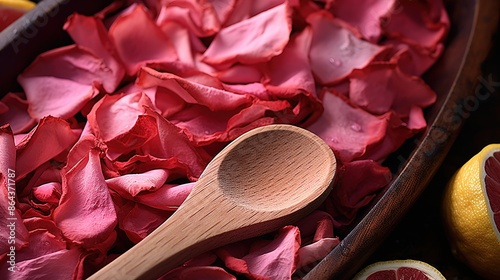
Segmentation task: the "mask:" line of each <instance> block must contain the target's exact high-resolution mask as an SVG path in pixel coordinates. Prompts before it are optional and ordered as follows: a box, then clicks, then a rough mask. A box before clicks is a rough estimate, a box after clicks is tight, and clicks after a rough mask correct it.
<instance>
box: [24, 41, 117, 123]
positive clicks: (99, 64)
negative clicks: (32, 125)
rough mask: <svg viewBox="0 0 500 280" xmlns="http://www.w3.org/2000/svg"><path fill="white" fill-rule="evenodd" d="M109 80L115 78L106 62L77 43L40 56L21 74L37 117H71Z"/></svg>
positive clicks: (30, 110) (30, 103) (30, 108)
mask: <svg viewBox="0 0 500 280" xmlns="http://www.w3.org/2000/svg"><path fill="white" fill-rule="evenodd" d="M108 80H116V78H115V74H114V73H113V72H112V71H110V69H109V67H108V66H107V65H106V64H105V63H104V61H103V60H102V59H101V58H98V57H97V56H95V55H94V54H92V53H91V52H90V51H89V50H87V49H85V48H81V47H78V46H75V45H70V46H66V47H61V48H58V49H54V50H51V51H48V52H45V53H43V54H41V55H39V56H38V57H37V58H36V60H35V61H34V62H33V63H32V64H31V65H30V66H29V67H28V68H26V69H25V70H24V72H23V73H22V74H21V75H19V77H18V81H19V83H20V84H21V86H22V87H23V89H24V91H25V93H26V98H27V101H28V103H29V110H28V111H29V113H30V115H31V116H32V117H33V118H35V119H41V118H42V117H44V116H47V115H52V116H57V117H62V118H64V119H67V118H70V117H72V116H73V115H74V114H76V113H77V112H78V111H79V110H80V109H82V108H83V107H84V105H85V104H86V103H87V102H88V101H89V100H90V99H91V98H93V97H94V96H96V95H97V93H98V89H97V88H96V86H97V87H99V86H100V85H103V84H104V81H108Z"/></svg>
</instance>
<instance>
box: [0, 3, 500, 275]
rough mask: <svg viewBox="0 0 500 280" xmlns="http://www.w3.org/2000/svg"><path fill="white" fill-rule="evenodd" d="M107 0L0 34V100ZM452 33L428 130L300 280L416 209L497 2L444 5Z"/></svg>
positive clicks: (431, 75) (347, 256)
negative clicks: (69, 24) (70, 22)
mask: <svg viewBox="0 0 500 280" xmlns="http://www.w3.org/2000/svg"><path fill="white" fill-rule="evenodd" d="M110 2H111V0H105V1H77V0H44V1H41V2H40V3H39V4H38V6H37V7H36V8H35V9H34V10H32V11H30V12H29V13H27V14H26V15H24V16H23V17H22V18H21V19H19V20H18V21H16V22H15V23H14V24H12V25H11V26H9V27H8V28H7V29H5V30H4V31H3V32H2V33H0V62H1V64H0V77H1V78H0V96H3V95H5V94H6V93H7V92H9V91H15V90H20V86H19V85H18V84H17V82H16V78H17V75H18V74H19V73H21V72H22V71H23V69H24V68H25V67H27V66H28V65H29V64H30V63H31V62H32V61H33V60H34V58H35V57H36V56H37V55H38V54H40V53H42V52H43V51H46V50H49V49H51V48H54V47H57V46H61V45H65V44H68V43H69V42H70V39H69V37H68V36H67V35H66V34H65V32H64V31H63V30H62V25H63V24H64V22H65V20H66V18H67V17H68V16H69V15H70V14H71V13H73V12H79V13H81V14H86V15H90V14H93V13H95V12H97V11H99V10H101V9H102V8H104V7H105V6H107V5H108V4H109V3H110ZM445 2H446V7H447V9H448V12H449V15H450V18H451V22H452V28H451V31H450V34H449V37H448V41H447V47H446V49H445V52H444V54H443V56H442V58H441V59H440V60H439V61H438V62H437V64H436V65H435V66H434V67H433V68H432V69H431V70H430V71H429V72H428V73H427V74H426V75H425V77H424V79H425V80H426V81H427V82H428V84H429V85H430V86H431V87H432V88H433V89H434V90H435V91H436V93H437V94H438V99H437V102H436V104H435V105H433V106H432V107H431V108H430V109H429V110H427V111H426V119H427V121H428V124H429V125H428V128H427V129H426V131H425V132H424V133H422V134H420V135H418V136H417V137H414V138H412V139H410V140H409V141H407V142H406V143H405V145H404V146H403V147H401V149H399V150H398V151H397V152H395V153H394V154H393V155H392V156H391V157H390V158H389V159H388V160H387V162H386V163H385V165H387V166H389V167H391V168H392V169H393V170H394V173H395V175H394V178H393V180H392V181H391V182H390V183H389V185H388V186H387V188H386V190H385V191H384V192H383V193H382V194H381V195H380V196H379V197H378V198H377V199H376V201H375V202H374V203H372V204H371V205H369V207H366V208H365V209H363V211H362V213H361V215H359V216H360V217H359V220H358V221H357V223H355V226H354V227H353V228H352V229H349V230H348V231H347V232H345V233H343V234H342V236H341V237H342V242H341V243H340V245H338V246H337V247H335V248H334V249H333V250H332V252H330V254H329V255H328V256H327V257H325V258H324V259H323V260H322V261H321V262H320V263H319V264H318V265H316V266H315V267H314V268H313V269H312V270H311V271H310V272H309V273H307V274H306V275H304V276H303V278H304V279H311V280H315V279H331V278H333V279H348V278H350V277H351V276H352V275H353V274H354V273H355V272H356V271H358V270H359V269H360V266H361V265H362V264H363V263H364V262H365V261H366V259H367V258H368V257H369V256H370V255H371V254H372V253H373V252H374V251H375V250H376V249H377V244H380V243H381V242H382V241H383V240H384V239H385V238H386V237H387V236H388V235H389V233H390V232H391V230H392V229H393V228H394V227H395V226H396V225H397V223H398V222H399V221H400V220H401V219H402V217H403V216H404V215H405V213H406V212H407V211H408V210H409V208H410V207H411V206H412V205H413V203H414V202H415V201H416V200H417V198H418V197H419V196H420V194H421V193H422V191H423V190H424V189H425V187H426V185H427V183H428V182H429V181H430V180H431V179H432V177H433V176H434V174H435V172H436V171H437V169H438V167H439V166H440V164H441V162H442V161H443V160H444V158H445V156H446V154H447V153H448V151H449V149H450V147H451V145H452V143H453V141H454V140H455V138H456V136H457V135H458V132H459V130H460V128H461V127H462V124H463V122H464V121H465V119H466V118H467V117H468V115H470V114H471V113H473V112H474V111H475V110H477V105H478V102H479V101H482V98H484V96H483V95H481V93H480V91H479V90H478V89H480V88H482V87H486V88H487V87H488V85H487V78H484V79H479V77H482V76H481V75H482V72H481V64H482V62H483V61H484V60H485V58H486V57H487V54H488V53H489V51H490V47H491V42H492V40H491V38H492V35H493V33H494V32H495V30H496V28H497V26H498V19H499V15H498V11H500V1H498V0H445Z"/></svg>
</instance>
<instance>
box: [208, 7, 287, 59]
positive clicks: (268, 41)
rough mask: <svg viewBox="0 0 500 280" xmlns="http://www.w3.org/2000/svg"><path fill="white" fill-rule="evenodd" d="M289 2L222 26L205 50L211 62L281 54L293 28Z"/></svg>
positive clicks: (267, 57)
mask: <svg viewBox="0 0 500 280" xmlns="http://www.w3.org/2000/svg"><path fill="white" fill-rule="evenodd" d="M288 10H289V7H288V5H287V4H286V3H285V4H281V5H278V6H276V7H274V8H271V9H269V10H267V11H264V12H262V13H259V14H258V15H255V16H253V17H251V18H249V19H247V20H243V21H240V22H238V23H235V24H233V25H230V26H228V27H225V28H223V29H221V31H220V32H219V33H217V35H216V36H215V38H214V40H213V41H212V43H211V44H210V46H209V47H208V49H207V50H206V52H205V53H204V54H203V55H204V58H203V60H204V61H205V62H207V63H208V64H219V65H220V64H225V63H234V62H242V63H259V62H265V61H269V60H270V59H271V58H272V57H274V56H276V55H278V54H280V53H281V52H282V51H283V49H284V47H285V45H286V44H287V43H288V38H289V36H290V31H291V19H290V15H289V11H288Z"/></svg>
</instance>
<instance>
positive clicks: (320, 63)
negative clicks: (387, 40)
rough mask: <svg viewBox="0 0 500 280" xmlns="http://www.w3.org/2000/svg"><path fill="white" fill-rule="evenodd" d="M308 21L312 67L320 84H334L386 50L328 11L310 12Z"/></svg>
mask: <svg viewBox="0 0 500 280" xmlns="http://www.w3.org/2000/svg"><path fill="white" fill-rule="evenodd" d="M307 22H308V23H309V24H310V25H311V27H312V30H313V37H312V42H311V48H310V50H309V57H310V60H311V69H312V71H313V73H314V75H315V76H316V78H317V79H318V81H319V82H320V83H321V84H334V83H336V82H339V81H340V80H342V79H343V78H345V77H346V76H347V75H349V73H351V72H352V70H354V69H356V68H363V67H364V66H366V65H368V63H370V62H371V61H372V60H373V58H374V57H375V56H376V55H377V54H379V53H380V52H382V51H383V50H384V48H383V47H380V46H378V45H375V44H372V43H369V42H367V41H364V40H362V39H360V38H358V36H357V35H356V34H355V33H353V31H352V30H350V29H349V27H347V26H346V25H345V24H343V23H342V22H341V21H340V20H338V19H335V18H333V17H332V16H331V15H330V14H329V13H326V12H318V13H314V14H311V15H310V16H309V17H308V18H307Z"/></svg>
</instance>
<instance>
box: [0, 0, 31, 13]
mask: <svg viewBox="0 0 500 280" xmlns="http://www.w3.org/2000/svg"><path fill="white" fill-rule="evenodd" d="M35 6H36V3H34V2H31V1H27V0H0V7H10V8H17V9H20V10H25V11H29V10H31V9H33V7H35Z"/></svg>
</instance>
